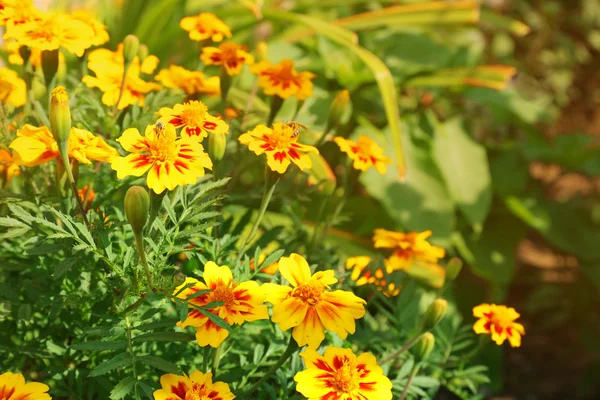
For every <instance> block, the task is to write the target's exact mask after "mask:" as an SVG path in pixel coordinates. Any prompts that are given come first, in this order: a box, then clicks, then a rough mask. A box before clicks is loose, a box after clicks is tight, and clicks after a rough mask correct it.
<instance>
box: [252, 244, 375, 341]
mask: <svg viewBox="0 0 600 400" xmlns="http://www.w3.org/2000/svg"><path fill="white" fill-rule="evenodd" d="M279 271H280V272H281V275H282V276H283V277H284V278H285V279H287V281H288V282H289V283H290V285H291V286H292V287H289V286H281V285H276V284H273V283H265V284H264V285H263V288H264V289H265V292H266V293H267V301H268V302H269V303H271V304H273V317H272V318H271V320H272V321H273V322H275V323H276V324H278V325H279V328H280V329H281V330H282V331H287V330H288V329H290V328H294V330H293V331H292V336H293V337H294V339H295V340H296V342H297V343H298V345H299V346H304V345H306V344H308V345H309V346H311V347H314V348H317V347H319V345H320V344H321V342H322V341H323V339H325V329H327V330H328V331H332V332H335V333H336V334H337V335H338V336H339V337H341V338H342V339H346V337H348V333H354V331H355V330H356V324H355V322H354V320H355V319H359V318H362V317H363V316H364V315H365V307H364V305H365V304H366V302H365V301H364V300H363V299H361V298H360V297H357V296H355V295H354V293H352V292H346V291H343V290H335V291H331V290H330V285H332V284H334V283H336V282H337V281H338V280H337V279H336V278H335V277H334V275H333V270H327V271H319V272H316V273H314V274H312V275H311V272H310V267H309V266H308V263H307V262H306V260H305V259H304V258H303V257H302V256H300V255H299V254H295V253H294V254H292V255H291V256H290V257H282V258H281V260H279Z"/></svg>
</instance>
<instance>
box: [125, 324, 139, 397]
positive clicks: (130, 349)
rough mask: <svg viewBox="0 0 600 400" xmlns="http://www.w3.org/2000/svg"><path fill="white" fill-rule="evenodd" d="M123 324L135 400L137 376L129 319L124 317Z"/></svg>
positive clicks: (136, 395)
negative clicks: (125, 327)
mask: <svg viewBox="0 0 600 400" xmlns="http://www.w3.org/2000/svg"><path fill="white" fill-rule="evenodd" d="M125 324H126V325H127V351H128V352H129V355H130V356H131V365H132V367H133V379H134V380H135V382H136V384H135V385H133V390H134V394H135V398H136V399H137V398H139V395H138V388H137V380H138V376H137V371H136V369H135V353H134V352H133V344H132V340H131V323H130V322H129V317H125Z"/></svg>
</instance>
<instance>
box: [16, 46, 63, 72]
mask: <svg viewBox="0 0 600 400" xmlns="http://www.w3.org/2000/svg"><path fill="white" fill-rule="evenodd" d="M21 47H23V46H21V44H19V42H17V41H16V40H14V39H9V40H6V41H5V42H4V50H6V51H7V52H8V62H9V63H10V64H14V65H23V57H21V53H20V51H19V50H20V49H21ZM30 50H31V53H30V54H29V62H30V63H31V65H33V66H34V67H39V66H41V65H42V51H41V50H39V49H30ZM58 56H59V59H61V60H62V61H64V57H65V56H64V55H63V54H62V53H60V54H59V55H58Z"/></svg>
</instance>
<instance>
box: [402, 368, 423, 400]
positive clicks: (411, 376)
mask: <svg viewBox="0 0 600 400" xmlns="http://www.w3.org/2000/svg"><path fill="white" fill-rule="evenodd" d="M419 368H420V365H419V364H418V363H417V364H415V365H414V366H413V368H412V371H410V376H409V377H408V381H406V386H404V390H403V391H402V394H401V395H400V398H399V399H398V400H404V398H405V397H406V395H407V394H408V389H410V385H411V384H412V381H413V379H415V376H417V373H418V372H419Z"/></svg>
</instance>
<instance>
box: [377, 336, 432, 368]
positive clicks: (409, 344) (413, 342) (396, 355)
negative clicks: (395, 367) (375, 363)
mask: <svg viewBox="0 0 600 400" xmlns="http://www.w3.org/2000/svg"><path fill="white" fill-rule="evenodd" d="M422 335H423V334H422V333H419V334H418V335H416V336H415V337H413V338H412V339H410V340H409V341H408V343H406V344H405V345H404V346H402V348H401V349H400V350H397V351H395V352H393V353H392V354H390V355H389V356H387V357H386V358H384V359H383V360H381V361H380V362H379V364H382V365H383V364H385V363H387V362H390V361H393V360H394V359H395V358H396V357H398V356H399V355H400V354H402V353H404V352H405V351H406V350H408V349H410V348H411V347H413V345H414V344H415V343H417V341H418V340H419V339H420V338H421V336H422Z"/></svg>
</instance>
